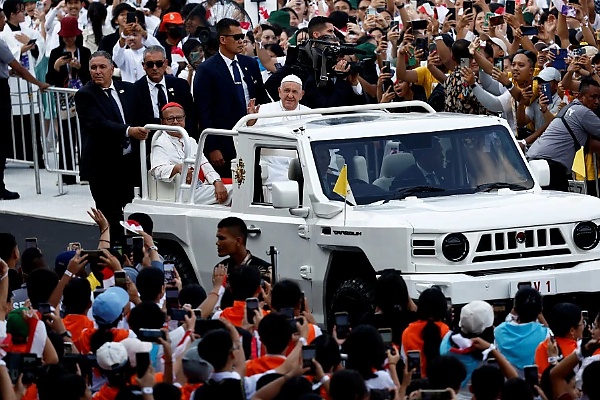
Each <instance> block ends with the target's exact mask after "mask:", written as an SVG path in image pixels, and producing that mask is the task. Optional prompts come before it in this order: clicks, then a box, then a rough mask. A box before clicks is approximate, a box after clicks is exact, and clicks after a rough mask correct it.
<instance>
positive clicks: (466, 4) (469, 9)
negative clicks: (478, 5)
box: [463, 1, 473, 15]
mask: <svg viewBox="0 0 600 400" xmlns="http://www.w3.org/2000/svg"><path fill="white" fill-rule="evenodd" d="M468 13H473V2H472V1H463V15H464V14H468Z"/></svg>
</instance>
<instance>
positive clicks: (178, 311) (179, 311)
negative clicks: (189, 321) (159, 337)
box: [169, 308, 192, 321]
mask: <svg viewBox="0 0 600 400" xmlns="http://www.w3.org/2000/svg"><path fill="white" fill-rule="evenodd" d="M169 315H171V320H173V321H185V316H186V315H187V316H188V317H189V318H191V317H192V313H191V312H190V311H186V310H184V309H183V308H171V311H170V314H169Z"/></svg>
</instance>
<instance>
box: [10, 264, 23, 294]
mask: <svg viewBox="0 0 600 400" xmlns="http://www.w3.org/2000/svg"><path fill="white" fill-rule="evenodd" d="M22 285H23V277H22V276H21V274H20V273H19V272H17V270H14V269H12V268H9V270H8V291H9V292H14V291H15V290H17V289H19V288H20V287H21V286H22Z"/></svg>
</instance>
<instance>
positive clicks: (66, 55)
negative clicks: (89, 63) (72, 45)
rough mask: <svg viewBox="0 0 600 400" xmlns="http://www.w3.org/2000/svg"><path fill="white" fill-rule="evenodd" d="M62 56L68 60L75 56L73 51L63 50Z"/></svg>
mask: <svg viewBox="0 0 600 400" xmlns="http://www.w3.org/2000/svg"><path fill="white" fill-rule="evenodd" d="M60 56H61V57H64V58H66V59H67V60H70V59H71V58H73V53H71V52H70V51H63V53H62V54H61V55H60Z"/></svg>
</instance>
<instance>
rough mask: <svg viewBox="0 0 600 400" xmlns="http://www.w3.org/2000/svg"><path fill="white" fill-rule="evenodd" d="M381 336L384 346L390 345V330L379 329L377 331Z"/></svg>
mask: <svg viewBox="0 0 600 400" xmlns="http://www.w3.org/2000/svg"><path fill="white" fill-rule="evenodd" d="M377 331H378V332H379V335H380V336H381V340H382V341H383V344H384V346H391V345H392V330H391V329H390V328H381V329H378V330H377Z"/></svg>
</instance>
